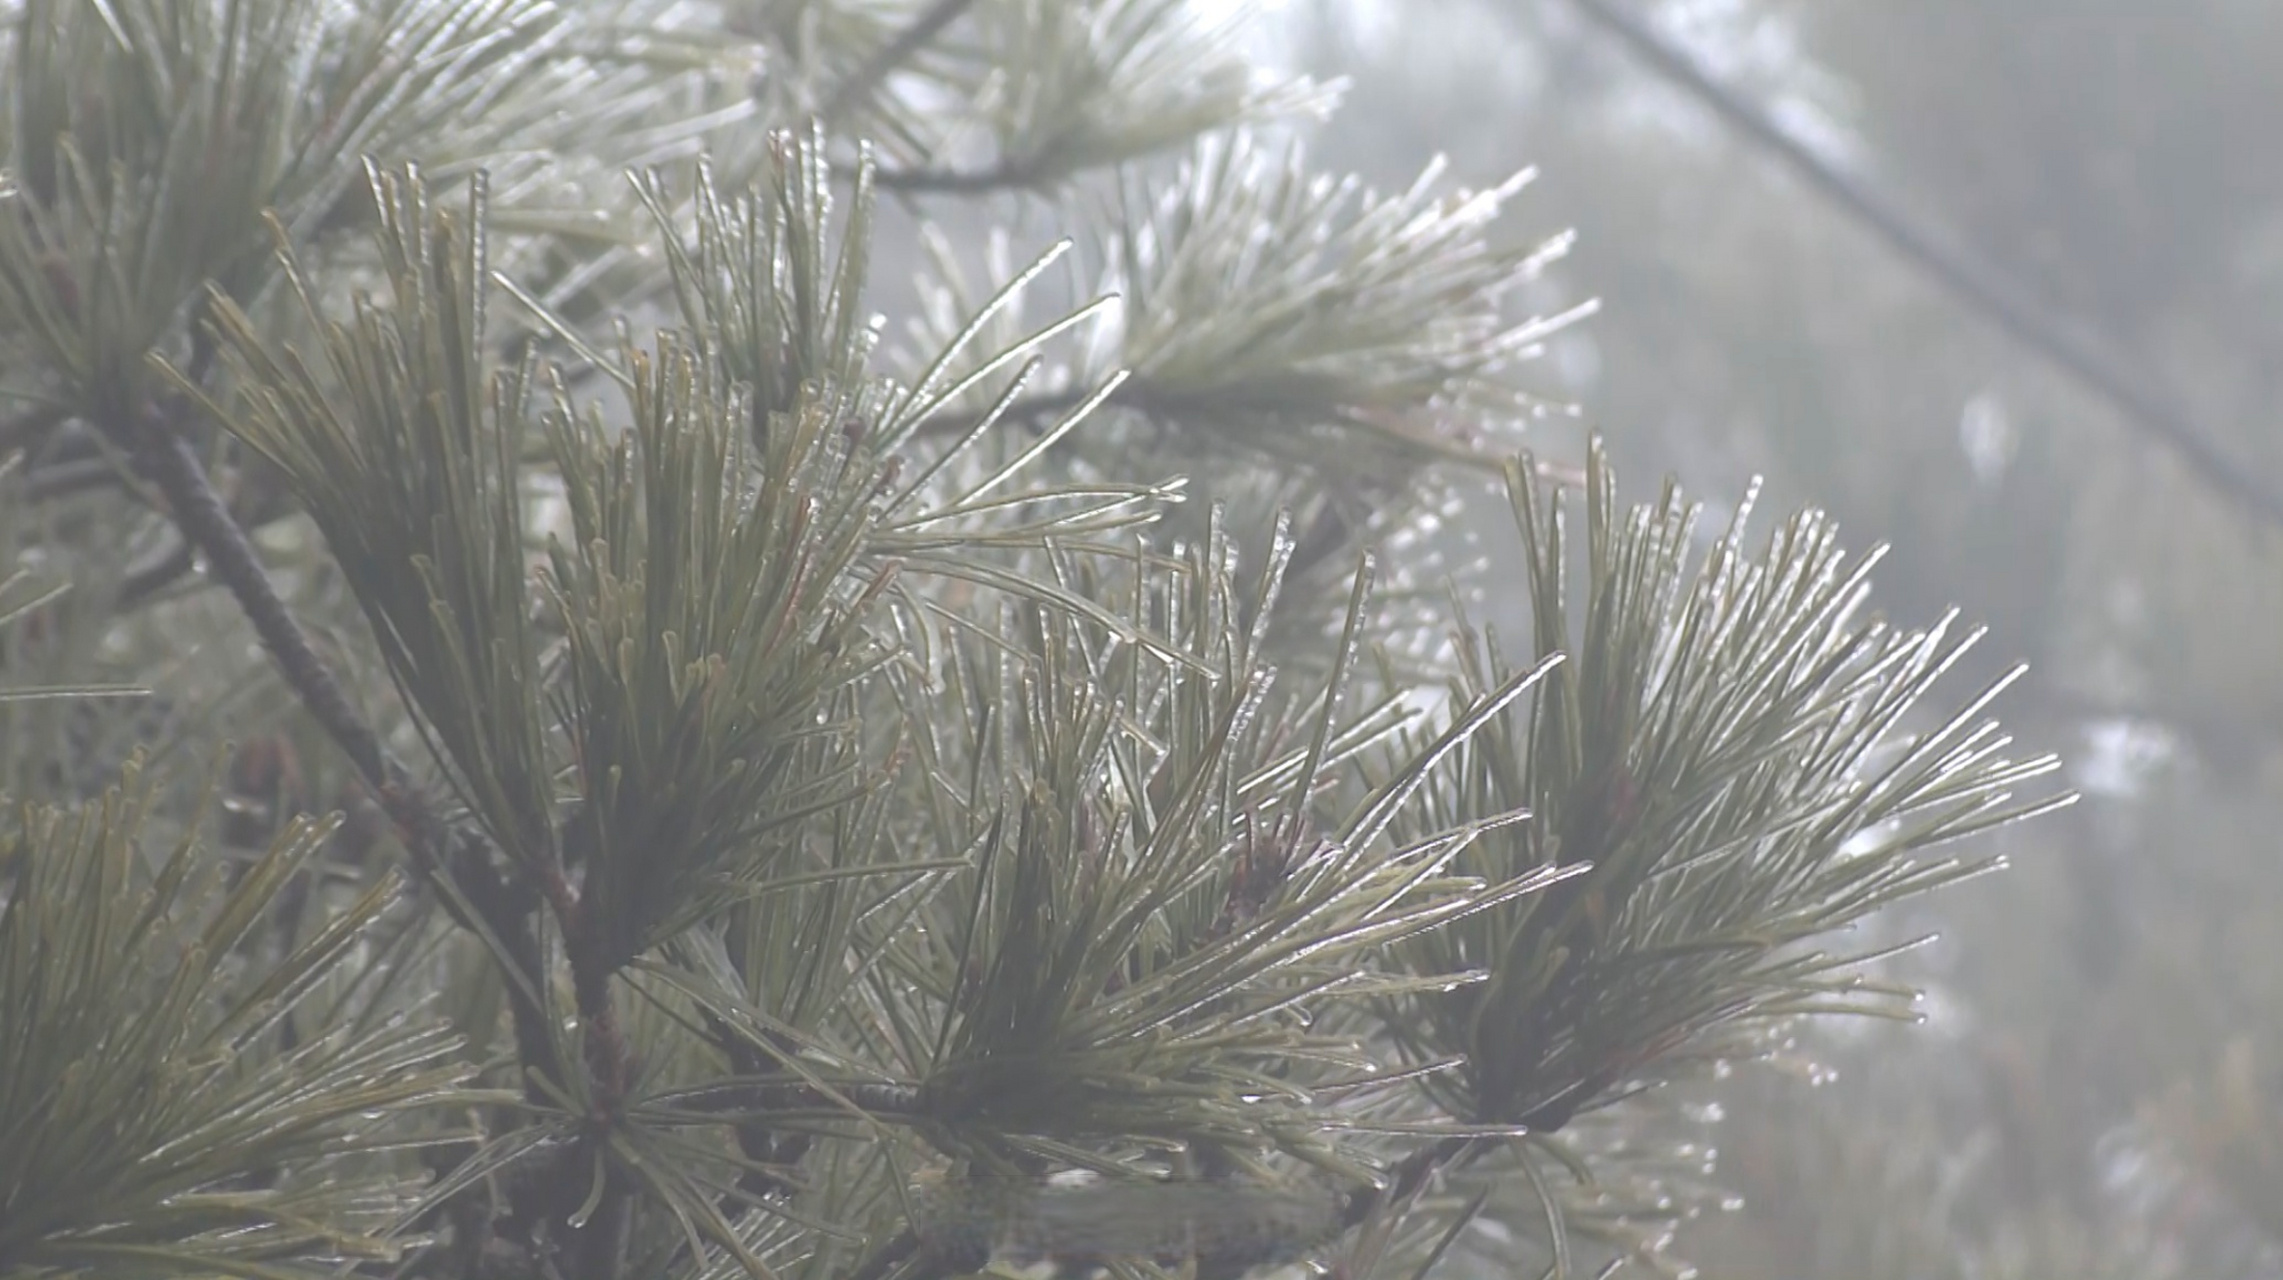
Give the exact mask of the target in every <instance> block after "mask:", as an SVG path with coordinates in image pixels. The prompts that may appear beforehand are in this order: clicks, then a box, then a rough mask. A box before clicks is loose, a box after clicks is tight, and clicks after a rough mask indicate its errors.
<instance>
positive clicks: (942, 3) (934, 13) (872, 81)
mask: <svg viewBox="0 0 2283 1280" xmlns="http://www.w3.org/2000/svg"><path fill="white" fill-rule="evenodd" d="M974 3H975V0H935V3H934V4H932V5H929V6H928V7H927V9H926V11H925V12H923V13H921V14H920V16H919V17H917V18H915V19H913V20H912V24H911V25H910V26H908V27H905V28H904V29H903V30H902V31H899V32H897V33H896V38H895V39H893V40H890V41H889V42H888V43H887V44H885V45H882V46H881V47H880V49H879V50H878V51H877V52H875V53H874V54H873V55H872V56H871V57H869V58H867V59H865V60H864V63H863V65H861V66H859V67H857V68H856V70H854V71H852V72H850V73H849V74H848V77H847V78H846V79H844V80H842V81H841V82H840V83H839V84H837V85H834V86H833V89H832V95H831V96H830V97H828V98H826V99H825V101H824V109H823V112H822V114H823V116H824V117H825V118H826V119H827V120H833V119H838V118H839V117H840V115H841V113H842V112H845V111H846V110H848V108H849V107H850V106H852V105H854V104H855V103H856V102H857V101H858V100H859V99H861V98H863V97H864V96H866V95H867V94H869V93H871V92H872V91H873V90H874V89H875V88H878V87H879V85H880V82H881V81H883V80H886V79H887V78H888V77H889V76H890V75H891V74H893V73H894V72H895V70H896V68H897V67H900V66H902V65H903V64H904V63H905V62H907V61H909V60H910V59H911V57H912V56H913V55H914V54H917V53H918V52H919V51H920V50H921V49H923V48H925V47H926V46H927V43H928V41H930V40H933V39H935V38H936V37H937V36H939V35H941V34H943V30H944V28H946V27H949V26H950V25H951V24H952V23H954V22H957V21H959V15H961V14H963V13H965V12H967V10H968V9H969V8H970V7H972V6H973V5H974Z"/></svg>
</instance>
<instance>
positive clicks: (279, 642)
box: [104, 401, 553, 1069]
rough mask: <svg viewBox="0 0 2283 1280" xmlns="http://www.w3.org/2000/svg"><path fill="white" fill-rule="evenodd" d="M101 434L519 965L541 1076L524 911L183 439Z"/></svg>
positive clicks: (149, 417)
mask: <svg viewBox="0 0 2283 1280" xmlns="http://www.w3.org/2000/svg"><path fill="white" fill-rule="evenodd" d="M170 403H180V402H179V401H172V402H170ZM104 425H105V427H106V430H107V433H108V434H110V435H112V436H113V438H115V439H117V440H119V441H120V442H121V444H122V445H123V447H125V448H127V449H128V450H129V451H130V454H131V455H132V456H133V457H134V459H135V460H136V463H137V466H138V468H139V469H140V470H141V471H142V472H143V473H144V474H145V475H147V476H149V477H150V479H151V480H152V481H153V482H154V483H155V484H156V485H157V486H158V487H159V490H160V492H161V493H163V494H164V495H165V497H166V499H167V502H168V506H169V514H170V516H171V517H172V518H173V519H174V520H175V522H176V524H177V527H178V528H180V529H181V530H182V533H183V536H184V538H185V540H186V545H187V546H194V547H196V548H197V549H198V550H199V552H200V553H202V554H203V555H204V556H205V557H206V561H207V565H208V568H209V571H210V572H211V573H212V574H213V575H214V576H215V577H216V578H218V579H219V580H221V582H222V583H223V585H224V586H225V587H226V588H227V589H228V590H229V592H230V594H231V596H232V598H234V599H235V600H237V602H238V605H239V608H240V609H241V610H242V611H243V612H244V614H245V615H246V618H247V620H248V622H250V623H251V624H252V625H253V627H254V631H255V634H256V635H257V636H258V637H259V638H260V639H261V642H262V644H263V647H265V648H266V649H268V650H269V652H270V654H271V657H272V658H273V659H274V660H275V661H276V662H277V664H278V669H279V672H280V674H282V675H283V676H284V677H285V679H286V682H287V683H288V684H289V685H290V686H291V687H292V688H293V690H294V692H295V693H296V694H297V695H298V696H299V697H300V699H301V701H302V705H303V706H304V707H306V708H307V709H308V711H309V713H310V716H311V718H312V719H314V720H316V721H317V723H318V725H319V726H320V727H321V728H322V729H323V730H324V731H325V733H326V734H327V736H329V737H330V738H332V740H333V741H334V743H335V744H336V745H337V746H339V747H340V748H341V750H342V752H343V754H344V755H346V756H347V757H348V759H349V761H350V763H351V764H352V765H354V766H355V768H356V769H357V772H358V774H359V775H360V776H361V777H362V778H363V779H364V781H365V784H366V785H367V786H368V787H369V788H371V790H372V793H373V795H374V796H375V797H377V798H378V799H379V801H380V803H381V806H382V808H383V809H384V810H385V811H386V812H387V813H388V815H389V818H390V820H391V822H392V823H393V824H394V825H395V826H396V828H397V830H398V832H399V833H400V834H401V835H402V836H403V838H404V840H405V844H406V847H407V848H408V849H409V850H411V851H412V854H413V862H414V865H415V866H416V867H419V868H422V869H424V873H425V874H427V875H429V876H431V877H435V876H438V875H440V874H443V873H444V871H445V869H446V868H450V875H451V878H452V879H453V880H454V881H455V882H456V883H457V884H458V885H459V886H460V887H461V891H462V892H464V893H465V894H466V895H467V897H468V900H469V903H470V905H472V906H473V907H474V908H475V910H476V912H477V914H478V915H479V916H480V918H481V919H482V921H483V925H484V928H485V929H486V930H487V931H488V932H489V934H490V935H491V936H492V937H494V938H496V939H498V940H499V942H500V944H501V945H502V946H504V947H506V948H507V949H508V950H509V951H510V952H511V954H512V955H514V956H516V957H518V958H520V959H521V961H522V962H523V964H524V965H525V966H526V967H524V968H523V969H522V972H521V974H520V975H518V974H515V973H511V974H510V975H509V982H508V988H509V998H510V1001H511V1007H512V1009H513V1016H514V1021H515V1027H516V1035H517V1040H518V1042H519V1044H521V1045H523V1046H524V1047H525V1048H526V1049H539V1048H541V1047H542V1046H544V1047H545V1048H544V1050H543V1051H542V1052H540V1053H539V1054H538V1056H537V1057H531V1058H527V1059H526V1061H527V1062H529V1063H531V1064H532V1065H534V1066H537V1067H540V1068H541V1069H545V1068H546V1064H548V1063H549V1062H551V1060H552V1058H553V1052H552V1047H551V1046H552V1044H553V1038H552V1037H551V1036H550V1035H549V1034H548V1033H547V1030H546V1024H545V1014H544V1012H543V1010H541V1009H540V1008H539V1006H538V1005H537V1004H536V1003H535V1002H534V1001H533V1000H532V999H531V998H530V996H529V994H528V993H529V991H531V990H532V989H533V988H532V987H531V986H530V985H529V984H531V983H533V982H536V981H537V980H538V978H539V975H540V973H541V969H540V968H539V948H538V943H537V940H536V939H535V938H533V937H531V933H530V926H529V922H528V916H529V912H528V910H527V909H523V908H519V906H518V904H517V902H516V895H515V894H514V892H513V891H512V890H511V888H510V887H509V886H508V884H507V882H505V881H504V880H502V879H501V878H500V877H499V876H498V875H497V874H496V873H495V872H494V871H492V869H491V855H490V851H489V850H488V849H487V848H486V847H485V846H484V845H483V844H482V842H481V841H480V840H477V839H476V838H475V837H474V836H473V835H471V834H469V833H461V832H455V831H453V830H452V829H451V827H450V825H449V824H448V823H447V822H445V820H444V819H443V818H442V817H441V816H440V815H439V813H438V812H437V810H436V808H435V807H434V804H433V802H431V801H430V800H428V799H427V798H426V797H425V796H424V795H423V793H422V789H421V788H420V786H419V784H418V783H417V782H416V781H415V780H414V779H413V777H412V776H411V774H410V772H409V771H408V770H407V769H405V767H404V766H403V765H402V764H401V763H399V762H398V761H396V760H395V759H394V758H393V757H391V756H390V755H389V754H388V752H387V751H386V750H385V748H384V747H383V746H382V744H381V740H380V736H379V735H378V734H377V733H375V732H374V731H373V729H372V727H371V725H370V724H369V723H368V722H367V721H366V720H365V718H364V715H363V713H362V712H360V711H359V710H358V709H357V708H356V706H355V704H354V703H353V701H352V700H351V699H350V697H349V695H348V692H347V690H346V689H345V688H344V687H343V686H342V684H341V682H340V679H339V677H338V676H336V675H334V674H333V672H332V670H331V668H329V667H328V666H327V665H326V663H325V660H324V659H323V658H322V657H320V656H319V655H318V653H317V651H316V648H315V647H314V646H313V645H311V644H310V642H309V637H308V635H307V633H306V632H304V631H303V630H302V629H301V626H300V624H299V623H297V622H296V621H294V618H293V615H292V611H291V610H290V609H289V608H288V607H287V606H286V603H285V601H284V599H283V598H282V597H280V596H279V595H278V593H277V588H276V585H275V584H274V583H272V582H271V581H270V579H269V574H268V572H267V571H266V570H265V569H263V567H262V565H261V560H260V557H259V556H258V555H257V554H256V553H255V551H254V548H253V544H252V543H251V542H250V541H249V540H248V539H247V537H246V533H245V530H244V529H243V528H242V527H240V526H239V524H238V523H237V521H236V519H235V518H234V517H233V516H231V514H230V511H229V508H228V506H227V505H226V504H225V503H224V502H223V501H222V497H221V495H220V494H219V493H217V492H215V490H214V487H213V484H212V483H211V481H209V479H208V478H207V475H206V468H205V464H204V463H203V462H201V461H200V460H199V458H198V456H197V454H196V453H194V452H192V450H191V447H190V445H189V442H188V441H187V440H185V439H184V438H183V436H182V434H181V430H180V427H179V425H178V421H177V419H175V418H174V417H173V416H171V415H170V414H169V413H168V412H167V410H166V409H165V408H163V407H162V406H161V405H160V404H156V403H154V404H151V405H148V406H146V407H145V409H144V411H143V412H142V414H141V415H140V416H139V417H138V418H137V419H136V420H135V421H132V422H121V423H109V424H104ZM447 903H448V904H449V898H447ZM455 914H457V911H456V910H455ZM463 923H469V922H467V921H463Z"/></svg>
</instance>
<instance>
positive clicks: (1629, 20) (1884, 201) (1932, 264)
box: [1574, 0, 2283, 527]
mask: <svg viewBox="0 0 2283 1280" xmlns="http://www.w3.org/2000/svg"><path fill="white" fill-rule="evenodd" d="M1574 3H1575V4H1576V5H1577V7H1578V8H1579V9H1580V10H1581V11H1583V12H1584V13H1585V14H1586V16H1587V17H1589V18H1591V19H1592V20H1593V21H1595V22H1596V23H1598V24H1600V25H1601V26H1602V27H1603V28H1604V29H1605V30H1607V31H1609V32H1610V33H1611V34H1612V35H1615V36H1616V37H1617V38H1618V39H1619V40H1620V41H1622V42H1623V43H1624V44H1625V46H1626V47H1627V48H1628V49H1630V50H1632V52H1633V53H1634V54H1635V55H1637V56H1638V57H1640V59H1641V60H1642V61H1644V62H1646V63H1648V64H1649V65H1650V66H1651V67H1652V68H1654V69H1655V70H1656V71H1657V73H1658V74H1660V75H1662V76H1664V77H1665V78H1666V79H1667V80H1670V81H1672V82H1673V83H1674V84H1676V85H1678V86H1679V87H1680V88H1682V89H1684V90H1686V91H1687V92H1688V93H1689V95H1690V96H1692V97H1694V98H1695V99H1696V100H1697V101H1698V102H1700V103H1702V104H1703V105H1704V106H1705V107H1707V108H1709V109H1710V110H1711V111H1712V112H1713V114H1715V115H1717V116H1718V117H1720V119H1721V120H1722V121H1723V122H1725V123H1726V124H1727V125H1729V126H1730V127H1731V128H1733V129H1735V130H1736V131H1737V132H1738V133H1740V134H1742V135H1744V136H1745V137H1746V138H1749V139H1750V140H1751V141H1752V142H1754V143H1757V144H1758V145H1759V146H1760V147H1762V148H1764V149H1765V150H1767V151H1768V152H1770V153H1772V154H1773V155H1774V156H1775V157H1776V159H1778V160H1780V161H1782V162H1783V164H1784V167H1786V168H1787V169H1789V170H1791V172H1792V173H1793V175H1794V176H1796V177H1798V178H1799V179H1800V180H1801V181H1803V182H1805V183H1807V185H1808V186H1809V187H1810V188H1812V189H1813V190H1814V191H1816V192H1817V193H1818V194H1820V195H1822V196H1823V197H1824V198H1825V199H1827V200H1829V201H1831V202H1832V203H1833V204H1835V205H1838V206H1839V207H1840V208H1841V209H1843V210H1845V211H1846V212H1847V213H1848V214H1849V215H1850V216H1852V217H1853V218H1854V219H1855V220H1856V221H1858V222H1860V223H1862V224H1863V225H1864V226H1865V227H1867V228H1869V229H1870V230H1871V231H1873V232H1874V233H1876V234H1877V235H1878V237H1879V238H1880V239H1881V240H1883V241H1885V242H1886V243H1887V245H1888V247H1890V248H1892V249H1894V250H1895V251H1896V252H1897V253H1900V254H1901V255H1902V256H1903V257H1904V258H1906V259H1908V260H1909V261H1910V262H1911V263H1912V265H1914V266H1916V267H1918V268H1919V269H1920V270H1921V271H1924V272H1925V273H1926V274H1927V275H1929V276H1931V277H1933V278H1934V279H1935V280H1936V281H1937V282H1939V283H1940V284H1941V285H1942V286H1943V287H1944V288H1946V289H1948V290H1949V291H1950V292H1951V293H1952V294H1954V295H1956V296H1957V297H1958V298H1959V299H1960V300H1961V301H1963V302H1965V303H1966V304H1967V305H1968V306H1970V307H1972V308H1973V309H1974V310H1975V311H1977V312H1979V313H1981V314H1982V315H1983V316H1985V317H1987V318H1988V319H1990V320H1992V321H1995V322H1996V323H1997V325H1998V326H1999V327H2000V328H2002V329H2004V330H2005V331H2006V332H2007V333H2008V334H2010V335H2012V336H2013V337H2014V338H2015V339H2016V340H2018V341H2020V342H2021V343H2022V344H2023V345H2025V346H2028V347H2029V348H2031V349H2032V350H2034V351H2036V352H2037V353H2038V354H2040V355H2042V356H2044V357H2045V358H2046V359H2047V360H2049V361H2051V362H2052V363H2054V364H2056V365H2058V366H2060V367H2061V368H2062V369H2063V370H2065V371H2066V372H2067V373H2069V375H2070V376H2072V377H2074V378H2075V379H2077V381H2079V382H2081V383H2083V384H2084V385H2085V386H2087V387H2089V388H2091V389H2092V390H2094V391H2096V392H2098V393H2100V395H2101V396H2102V397H2103V398H2104V399H2106V400H2107V401H2108V402H2109V403H2110V404H2111V405H2113V406H2115V407H2116V408H2117V409H2118V410H2120V411H2121V412H2122V413H2123V414H2124V416H2125V419H2126V421H2127V422H2129V423H2131V424H2132V425H2133V426H2134V427H2135V428H2136V429H2137V430H2139V431H2140V432H2141V433H2142V434H2143V435H2146V436H2148V437H2149V438H2151V439H2153V440H2154V441H2156V442H2157V443H2158V444H2159V445H2161V446H2163V447H2164V448H2165V449H2167V450H2169V451H2170V452H2171V453H2172V454H2173V455H2174V456H2175V457H2177V458H2178V459H2179V460H2180V461H2181V463H2182V464H2184V465H2185V466H2186V467H2187V468H2188V469H2189V470H2190V471H2191V472H2193V473H2194V474H2195V475H2196V476H2197V477H2198V478H2200V479H2201V480H2203V482H2204V483H2205V484H2207V485H2209V486H2210V487H2211V488H2213V489H2215V490H2217V491H2218V492H2219V493H2220V494H2221V495H2222V496H2224V497H2226V498H2228V499H2229V500H2230V501H2232V502H2234V503H2235V504H2236V506H2238V507H2239V508H2241V509H2242V510H2243V511H2244V512H2245V513H2247V514H2249V515H2251V516H2253V517H2254V518H2256V519H2258V520H2260V521H2262V522H2264V523H2267V524H2270V525H2274V526H2277V527H2283V494H2278V493H2277V492H2275V491H2274V490H2272V489H2270V488H2269V487H2268V486H2267V485H2265V484H2263V483H2261V482H2260V481H2259V480H2258V479H2257V478H2255V477H2254V476H2253V475H2252V474H2251V472H2250V471H2249V470H2247V469H2246V468H2245V467H2244V466H2243V464H2242V463H2240V462H2238V461H2237V460H2235V459H2233V458H2230V457H2229V456H2228V455H2227V454H2226V453H2225V452H2223V451H2222V450H2221V449H2220V447H2219V446H2218V445H2216V444H2215V443H2213V437H2212V433H2211V432H2209V431H2207V430H2205V429H2204V427H2203V426H2202V424H2199V423H2197V422H2195V421H2193V420H2192V419H2191V418H2190V417H2189V416H2188V415H2187V413H2186V411H2185V410H2184V409H2182V408H2181V407H2180V406H2179V404H2178V397H2176V396H2170V395H2162V394H2159V393H2158V391H2157V390H2156V389H2154V388H2153V387H2151V386H2150V385H2149V377H2148V375H2147V374H2146V373H2145V372H2138V373H2136V372H2134V371H2133V365H2132V362H2130V361H2129V360H2127V359H2126V357H2125V356H2124V354H2123V353H2121V352H2119V351H2116V350H2114V349H2113V348H2112V347H2111V346H2109V345H2108V344H2106V343H2104V342H2102V341H2101V340H2100V339H2098V338H2097V337H2095V336H2094V335H2093V334H2091V333H2089V332H2086V331H2085V330H2084V329H2083V328H2082V327H2081V326H2078V325H2075V324H2073V323H2069V322H2067V321H2063V320H2059V319H2057V318H2056V317H2054V316H2052V315H2050V314H2048V313H2047V311H2046V310H2045V309H2044V308H2043V307H2041V306H2039V305H2038V304H2037V302H2036V301H2035V300H2033V299H2032V298H2031V297H2029V296H2028V294H2027V293H2026V292H2025V291H2024V290H2023V289H2021V287H2020V286H2018V285H2016V284H2014V283H2013V282H2012V280H2011V279H2010V278H2008V277H2007V275H2006V274H2005V273H2004V272H2002V271H2000V270H1998V269H1996V268H1995V267H1994V266H1993V265H1991V264H1990V263H1987V262H1982V261H1978V260H1976V259H1975V258H1974V257H1972V256H1971V255H1969V254H1968V253H1967V252H1965V251H1964V250H1963V249H1961V248H1960V247H1959V246H1957V245H1955V244H1952V243H1949V242H1947V241H1946V240H1945V239H1944V238H1943V237H1941V236H1939V235H1938V234H1936V233H1935V232H1934V231H1933V230H1931V229H1930V228H1928V227H1927V226H1925V225H1924V224H1923V223H1921V222H1920V221H1919V220H1918V219H1916V218H1914V217H1912V216H1911V215H1910V214H1908V213H1906V212H1904V211H1903V210H1902V209H1901V208H1900V207H1898V206H1897V205H1896V204H1895V203H1894V202H1893V201H1891V200H1889V199H1888V198H1886V197H1885V196H1884V195H1882V194H1880V193H1879V192H1877V191H1875V190H1873V189H1872V188H1870V187H1869V186H1867V185H1865V184H1864V183H1862V182H1860V181H1858V180H1856V179H1855V178H1852V177H1850V176H1848V175H1846V174H1843V173H1841V172H1839V170H1838V169H1837V168H1835V167H1834V166H1833V165H1832V164H1831V163H1830V162H1829V161H1827V160H1825V159H1824V158H1823V157H1822V156H1819V155H1817V154H1816V153H1815V151H1814V150H1813V149H1812V148H1810V147H1809V146H1808V145H1807V144H1806V143H1804V142H1802V141H1800V140H1799V139H1798V138H1797V137H1794V136H1793V135H1792V134H1791V133H1790V132H1789V131H1787V130H1786V129H1785V128H1784V127H1783V126H1782V125H1780V124H1778V123H1777V122H1776V121H1775V119H1774V117H1772V116H1770V115H1769V114H1768V113H1767V112H1766V111H1764V110H1762V109H1761V108H1760V107H1758V106H1755V105H1753V104H1752V103H1749V102H1747V101H1745V100H1744V99H1743V98H1742V97H1741V96H1739V95H1738V94H1737V93H1736V92H1735V91H1734V90H1732V89H1730V88H1728V86H1726V85H1724V84H1721V83H1720V82H1719V81H1717V80H1715V79H1713V77H1712V76H1711V75H1710V73H1708V72H1706V71H1705V70H1704V68H1703V67H1701V66H1699V65H1698V64H1697V62H1696V60H1695V59H1694V58H1692V57H1690V56H1689V55H1688V53H1686V52H1685V51H1683V50H1682V49H1680V48H1679V47H1678V46H1676V45H1674V44H1673V43H1672V42H1671V41H1669V40H1667V39H1666V38H1665V37H1663V36H1661V35H1659V34H1658V33H1657V32H1656V31H1654V30H1652V29H1651V28H1650V27H1649V26H1648V24H1646V23H1644V22H1643V21H1641V19H1639V18H1638V17H1636V16H1634V15H1633V14H1631V13H1629V12H1627V11H1626V10H1625V9H1624V8H1622V7H1621V6H1620V5H1618V4H1617V3H1615V2H1614V0H1574Z"/></svg>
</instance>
